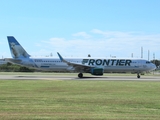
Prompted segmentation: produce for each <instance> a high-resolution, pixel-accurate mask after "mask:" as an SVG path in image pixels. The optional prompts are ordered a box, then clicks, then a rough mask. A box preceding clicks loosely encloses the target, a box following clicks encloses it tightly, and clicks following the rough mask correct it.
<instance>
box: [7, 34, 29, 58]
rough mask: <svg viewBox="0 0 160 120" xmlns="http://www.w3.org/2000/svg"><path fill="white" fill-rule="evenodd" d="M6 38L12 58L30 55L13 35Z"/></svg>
mask: <svg viewBox="0 0 160 120" xmlns="http://www.w3.org/2000/svg"><path fill="white" fill-rule="evenodd" d="M7 38H8V43H9V47H10V51H11V54H12V57H13V58H27V57H29V56H30V55H29V54H28V53H27V52H26V51H25V50H24V49H23V47H22V46H21V45H20V44H19V43H18V41H17V40H16V39H15V38H14V37H13V36H8V37H7Z"/></svg>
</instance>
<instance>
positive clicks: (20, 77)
mask: <svg viewBox="0 0 160 120" xmlns="http://www.w3.org/2000/svg"><path fill="white" fill-rule="evenodd" d="M0 80H106V81H110V80H113V81H159V82H160V76H141V78H140V79H138V78H137V77H136V75H135V76H125V75H124V76H122V75H120V76H117V75H116V76H111V75H110V76H98V77H97V76H89V77H87V76H86V77H85V76H84V78H78V77H77V76H73V75H0Z"/></svg>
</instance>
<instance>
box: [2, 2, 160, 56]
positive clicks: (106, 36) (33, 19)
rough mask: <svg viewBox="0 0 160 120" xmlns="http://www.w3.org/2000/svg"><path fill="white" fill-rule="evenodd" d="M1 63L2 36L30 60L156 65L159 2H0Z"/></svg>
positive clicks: (5, 53)
mask: <svg viewBox="0 0 160 120" xmlns="http://www.w3.org/2000/svg"><path fill="white" fill-rule="evenodd" d="M0 2H1V4H0V11H1V12H0V16H1V17H0V46H1V47H0V57H4V58H5V57H11V55H10V50H9V46H8V42H7V38H6V36H14V37H15V38H16V39H17V40H18V41H19V43H20V44H21V45H22V46H23V47H24V48H25V50H26V51H27V52H28V53H29V54H30V55H32V56H49V55H50V54H51V53H52V54H53V56H55V57H58V56H57V54H56V52H60V53H61V55H62V56H64V57H65V56H66V57H70V56H73V57H85V56H87V55H88V54H91V56H93V57H110V56H116V57H131V54H132V53H133V57H134V58H140V57H141V47H143V58H145V59H148V50H149V51H150V59H153V53H155V57H156V59H160V47H159V46H160V13H159V12H160V7H159V6H160V1H159V0H152V1H149V0H26V1H24V0H5V1H4V0H0Z"/></svg>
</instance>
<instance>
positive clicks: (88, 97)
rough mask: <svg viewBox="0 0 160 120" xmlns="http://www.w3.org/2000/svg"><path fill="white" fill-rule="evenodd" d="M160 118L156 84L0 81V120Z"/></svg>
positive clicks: (132, 119) (158, 84)
mask: <svg viewBox="0 0 160 120" xmlns="http://www.w3.org/2000/svg"><path fill="white" fill-rule="evenodd" d="M159 118H160V82H144V81H142V82H140V81H84V80H83V81H80V80H70V81H69V80H64V81H60V80H53V81H45V80H0V119H3V120H8V119H11V120H18V119H20V120H28V119H35V120H39V119H41V120H44V119H51V120H52V119H55V120H56V119H62V120H65V119H68V120H72V119H76V120H86V119H89V120H90V119H95V120H97V119H113V120H125V119H126V120H128V119H130V120H137V119H143V120H144V119H147V120H148V119H154V120H155V119H157V120H158V119H159Z"/></svg>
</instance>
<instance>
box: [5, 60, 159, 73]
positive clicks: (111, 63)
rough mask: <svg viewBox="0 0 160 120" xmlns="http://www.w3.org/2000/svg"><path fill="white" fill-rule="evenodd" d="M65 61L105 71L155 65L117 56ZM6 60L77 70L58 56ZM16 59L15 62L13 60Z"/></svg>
mask: <svg viewBox="0 0 160 120" xmlns="http://www.w3.org/2000/svg"><path fill="white" fill-rule="evenodd" d="M65 60H66V61H68V62H71V63H76V64H81V65H82V64H83V65H87V66H93V67H96V68H102V69H103V70H104V73H105V72H135V73H141V72H145V71H151V70H154V69H155V68H156V66H155V65H154V64H153V63H151V62H149V61H147V60H144V59H131V58H127V59H118V58H98V59H97V58H90V57H88V58H65ZM7 61H9V62H12V63H16V64H20V65H23V66H26V67H32V68H36V69H40V70H45V71H76V72H79V71H77V69H75V68H74V67H72V66H69V65H67V64H66V63H64V62H62V61H61V60H60V59H59V58H32V57H30V58H22V59H17V60H15V59H12V60H11V59H10V60H9V59H8V60H7ZM15 61H16V62H15ZM81 72H88V73H90V69H86V70H81Z"/></svg>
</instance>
